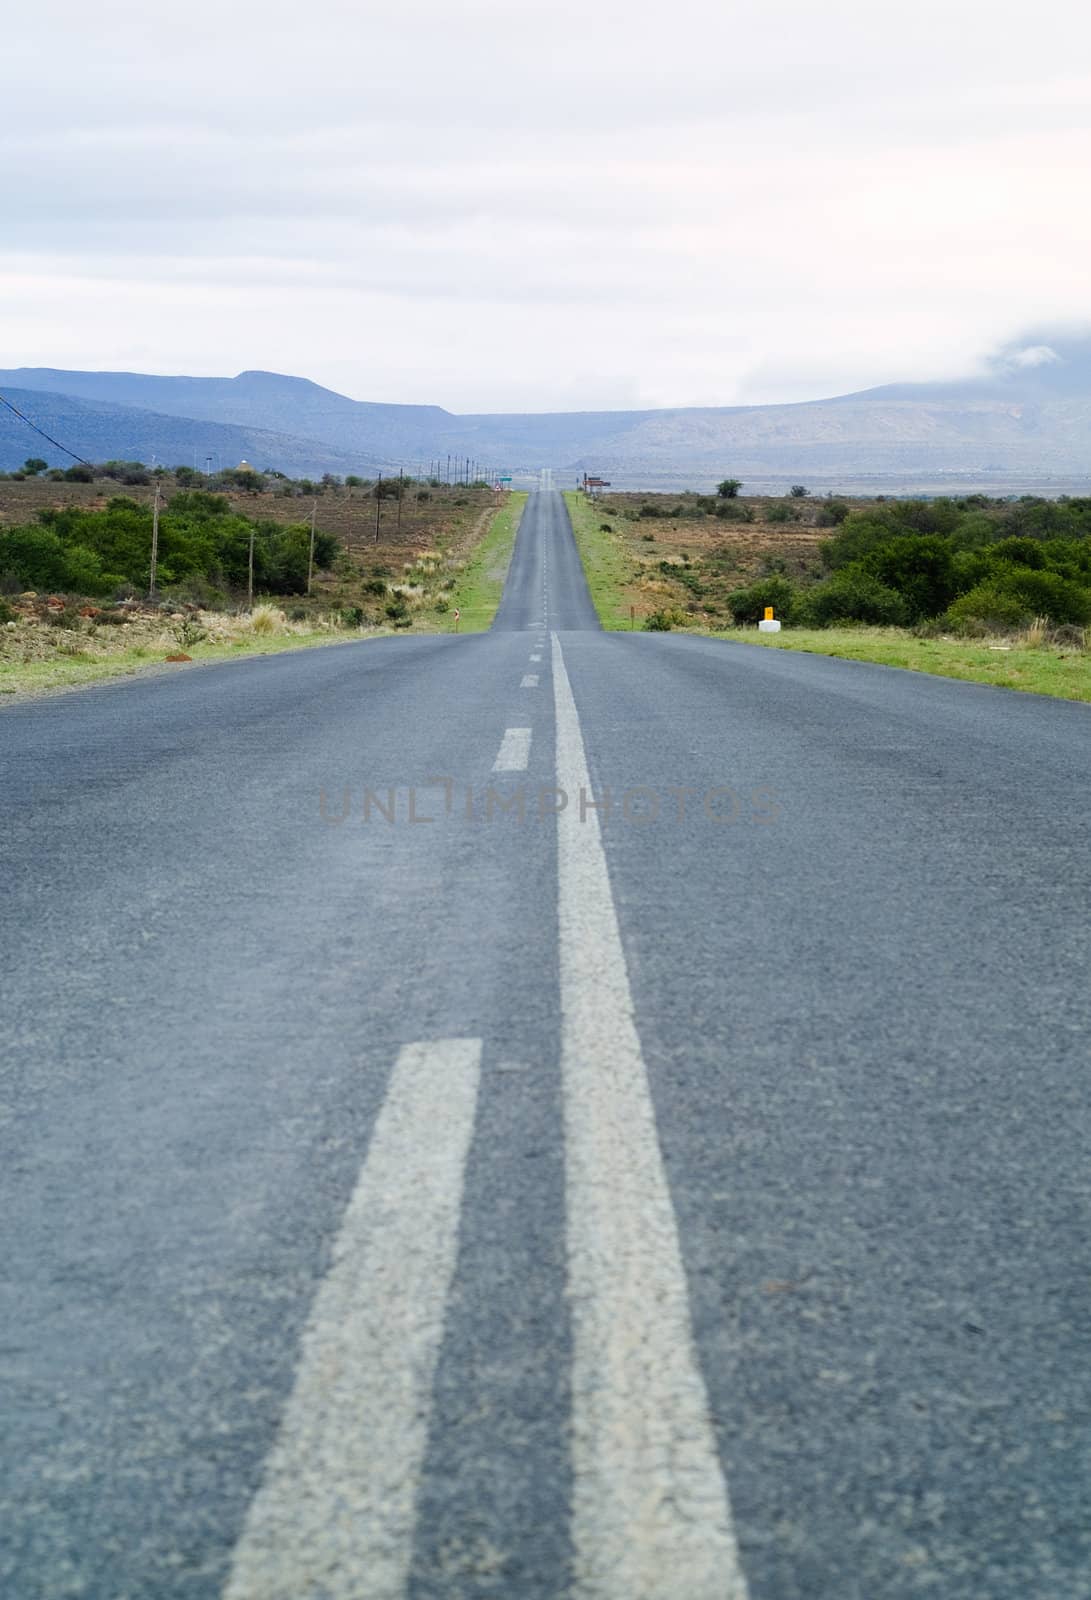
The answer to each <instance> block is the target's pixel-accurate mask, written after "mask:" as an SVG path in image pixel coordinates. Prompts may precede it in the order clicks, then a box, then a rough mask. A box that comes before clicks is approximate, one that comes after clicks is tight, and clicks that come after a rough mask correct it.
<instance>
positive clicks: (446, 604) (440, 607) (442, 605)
mask: <svg viewBox="0 0 1091 1600" xmlns="http://www.w3.org/2000/svg"><path fill="white" fill-rule="evenodd" d="M435 609H436V610H437V611H440V612H443V611H450V609H451V602H450V601H449V600H444V599H443V597H442V595H441V596H440V598H439V599H438V600H437V601H436V606H435Z"/></svg>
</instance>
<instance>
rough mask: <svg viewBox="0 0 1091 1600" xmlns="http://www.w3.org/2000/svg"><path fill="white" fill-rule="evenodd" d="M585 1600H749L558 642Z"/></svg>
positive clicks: (578, 1502) (580, 1567) (575, 1436)
mask: <svg viewBox="0 0 1091 1600" xmlns="http://www.w3.org/2000/svg"><path fill="white" fill-rule="evenodd" d="M553 696H554V705H555V709H556V723H557V776H556V783H557V788H558V789H559V790H560V791H561V792H562V793H565V794H567V795H568V797H569V799H568V806H567V808H566V809H565V810H564V811H563V812H561V813H560V814H559V815H558V818H557V849H558V874H559V902H558V908H559V923H560V979H561V1063H562V1073H563V1081H564V1119H565V1208H566V1228H567V1242H568V1287H569V1294H570V1301H571V1305H572V1332H573V1366H572V1465H573V1477H574V1488H573V1505H572V1539H573V1546H574V1550H575V1587H574V1590H573V1594H574V1595H575V1596H576V1597H578V1600H674V1597H676V1596H678V1595H680V1594H684V1595H685V1596H686V1600H745V1597H746V1593H747V1590H746V1582H745V1579H744V1578H743V1575H742V1571H741V1569H740V1566H739V1557H738V1550H737V1548H736V1544H735V1535H734V1531H733V1528H732V1522H731V1510H730V1506H729V1503H728V1496H727V1486H726V1484H725V1482H724V1476H723V1471H722V1469H721V1466H720V1461H719V1457H718V1455H717V1451H716V1441H715V1437H714V1434H713V1430H712V1423H711V1420H710V1418H709V1414H708V1398H707V1395H706V1393H705V1386H704V1381H703V1379H702V1377H701V1372H700V1368H699V1366H698V1362H697V1354H696V1351H695V1349H694V1343H693V1330H692V1327H691V1323H690V1312H689V1300H688V1296H687V1292H686V1281H685V1272H684V1269H683V1266H682V1257H681V1250H680V1247H679V1242H678V1224H677V1220H676V1218H675V1215H674V1207H673V1205H672V1203H671V1197H670V1190H669V1188H668V1185H667V1176H666V1172H665V1170H664V1167H663V1158H662V1155H661V1153H660V1149H659V1139H658V1133H657V1130H656V1125H655V1114H654V1111H653V1109H652V1102H651V1095H650V1091H649V1088H648V1078H647V1071H646V1068H645V1066H644V1059H643V1056H642V1054H641V1050H640V1040H639V1038H638V1037H637V1031H636V1024H635V1022H634V1019H633V1002H632V995H631V993H630V989H629V976H628V971H627V969H626V965H625V955H624V952H623V950H622V946H621V937H620V934H619V931H618V923H617V913H616V911H615V909H614V901H613V897H612V895H611V892H610V878H609V873H608V870H607V866H606V856H605V853H604V851H603V847H602V836H601V832H600V828H599V822H598V814H597V812H595V811H593V810H589V809H586V808H584V810H585V814H584V816H583V817H581V807H580V805H579V801H578V797H579V796H580V795H581V793H582V794H583V795H586V796H587V798H588V799H591V798H592V795H591V781H590V778H589V776H588V771H587V758H586V754H585V752H584V747H583V737H582V734H581V732H580V723H579V716H578V713H577V711H576V704H575V701H574V700H573V698H572V689H571V685H570V684H569V681H568V674H567V672H566V670H565V664H564V657H563V655H562V653H561V645H560V640H559V639H558V637H557V635H556V634H554V635H553Z"/></svg>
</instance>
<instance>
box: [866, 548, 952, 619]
mask: <svg viewBox="0 0 1091 1600" xmlns="http://www.w3.org/2000/svg"><path fill="white" fill-rule="evenodd" d="M860 565H861V566H862V567H863V568H864V570H865V571H867V572H870V573H871V575H872V576H873V577H875V578H878V580H879V582H880V583H881V584H885V585H886V587H887V588H888V589H894V590H896V591H897V593H898V594H900V595H901V597H902V600H903V601H904V603H905V610H906V615H907V617H908V619H909V620H910V621H911V622H917V621H919V619H920V618H921V617H934V616H937V615H938V614H939V613H940V612H941V611H944V610H946V608H947V607H948V606H949V605H950V603H951V601H952V600H953V599H954V597H955V593H956V584H955V568H954V560H953V557H952V555H951V547H950V544H949V542H948V541H947V540H946V539H941V538H936V537H935V536H934V535H912V534H909V535H905V536H902V537H901V538H897V539H890V540H888V541H887V542H886V543H885V544H880V545H876V546H875V547H874V548H873V549H871V550H869V551H868V552H867V554H866V555H865V556H864V557H863V558H862V560H861V562H860Z"/></svg>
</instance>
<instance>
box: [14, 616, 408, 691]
mask: <svg viewBox="0 0 1091 1600" xmlns="http://www.w3.org/2000/svg"><path fill="white" fill-rule="evenodd" d="M382 631H383V633H386V632H388V631H389V630H387V629H384V630H382ZM352 637H354V636H353V635H352V634H349V635H345V634H343V633H341V634H338V633H335V632H332V631H331V630H330V629H328V628H323V629H321V630H316V631H315V632H296V633H291V634H286V633H273V634H264V635H260V634H259V635H253V636H252V637H250V638H247V639H235V640H232V641H230V642H227V641H224V642H219V641H217V642H215V643H213V642H205V643H200V644H191V645H187V646H186V648H185V653H186V655H188V656H189V657H190V658H191V659H190V661H189V662H185V661H179V662H168V661H166V660H165V659H164V657H165V652H164V650H163V648H161V647H155V648H153V647H152V646H149V645H133V646H131V647H129V648H127V649H124V650H117V651H111V652H109V653H108V654H105V655H94V656H92V655H90V654H87V653H83V652H79V651H76V652H74V653H73V654H71V655H58V656H52V657H49V658H48V659H46V660H31V661H18V660H10V659H7V660H5V659H4V658H2V657H0V697H2V698H0V706H2V705H5V704H8V705H10V704H11V703H12V701H14V700H19V699H25V698H28V697H30V696H34V695H41V694H50V693H53V692H55V691H58V690H61V689H78V688H81V687H82V686H83V685H84V684H91V683H99V682H103V681H105V680H107V679H109V678H132V677H136V676H138V675H140V676H145V675H148V674H151V673H161V672H183V671H185V669H186V668H187V667H188V666H190V665H192V664H193V663H194V662H198V661H235V660H239V659H240V658H241V657H243V656H255V655H261V656H265V655H273V654H277V653H280V652H282V651H286V650H307V649H310V648H312V647H313V646H315V645H322V644H337V643H346V642H347V641H348V639H350V638H352ZM355 637H372V638H374V637H378V634H377V633H372V634H368V635H360V634H358V635H356V636H355Z"/></svg>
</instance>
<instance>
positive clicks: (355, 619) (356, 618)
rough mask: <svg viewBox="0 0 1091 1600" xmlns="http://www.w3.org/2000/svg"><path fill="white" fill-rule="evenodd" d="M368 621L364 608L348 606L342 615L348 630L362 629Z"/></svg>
mask: <svg viewBox="0 0 1091 1600" xmlns="http://www.w3.org/2000/svg"><path fill="white" fill-rule="evenodd" d="M366 620H367V619H366V617H365V616H364V608H363V606H346V607H345V609H344V611H342V613H341V621H342V622H343V623H344V625H345V627H346V628H362V627H363V625H364V623H365V621H366Z"/></svg>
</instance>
